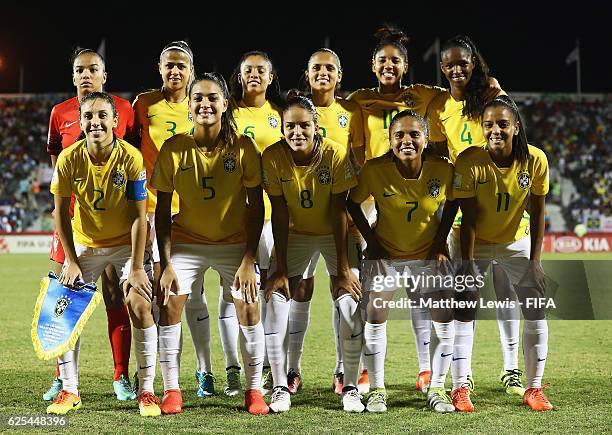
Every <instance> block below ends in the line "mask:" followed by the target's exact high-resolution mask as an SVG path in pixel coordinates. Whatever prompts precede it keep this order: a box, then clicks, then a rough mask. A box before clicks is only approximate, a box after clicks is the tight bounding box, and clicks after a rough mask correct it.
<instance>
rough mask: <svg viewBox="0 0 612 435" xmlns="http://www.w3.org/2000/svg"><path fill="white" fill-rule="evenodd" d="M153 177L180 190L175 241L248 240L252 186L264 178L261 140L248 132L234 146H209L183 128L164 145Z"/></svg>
mask: <svg viewBox="0 0 612 435" xmlns="http://www.w3.org/2000/svg"><path fill="white" fill-rule="evenodd" d="M151 183H152V184H153V187H155V188H156V189H158V190H161V191H162V192H173V191H176V192H177V193H178V195H179V212H178V214H176V215H175V216H174V217H173V224H172V241H173V242H178V243H200V244H217V245H218V244H231V243H243V242H245V241H246V231H247V230H246V221H247V193H246V188H251V187H256V186H259V185H260V184H261V154H260V153H259V149H258V148H257V145H256V144H255V142H254V141H253V140H252V139H251V138H249V137H247V136H244V135H239V136H238V138H237V139H236V140H235V141H234V143H233V144H232V145H231V146H229V147H225V146H218V147H217V148H216V149H215V150H213V151H211V152H204V151H202V150H201V149H200V148H199V147H198V146H197V144H196V142H195V140H194V139H193V136H192V135H190V134H178V135H176V136H173V137H171V138H170V139H168V140H167V141H166V142H165V143H164V146H163V147H162V149H161V150H160V152H159V156H158V157H157V163H156V164H155V170H154V171H153V177H152V178H151Z"/></svg>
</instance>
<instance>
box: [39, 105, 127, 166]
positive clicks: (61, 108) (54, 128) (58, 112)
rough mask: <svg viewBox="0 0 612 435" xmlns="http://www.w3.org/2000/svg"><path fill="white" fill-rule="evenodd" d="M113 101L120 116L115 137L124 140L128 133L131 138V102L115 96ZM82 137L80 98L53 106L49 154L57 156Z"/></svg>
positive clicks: (48, 145) (48, 141) (48, 142)
mask: <svg viewBox="0 0 612 435" xmlns="http://www.w3.org/2000/svg"><path fill="white" fill-rule="evenodd" d="M113 99H114V100H115V107H116V108H117V115H118V119H117V128H115V135H116V136H117V137H118V138H119V139H123V137H124V136H125V135H126V133H127V135H128V137H129V136H131V134H132V132H133V131H134V110H133V109H132V105H131V104H130V102H129V101H127V100H124V99H123V98H119V97H117V96H115V95H113ZM80 135H81V125H80V124H79V99H78V97H73V98H70V99H69V100H66V101H64V102H63V103H59V104H56V105H55V106H53V109H51V119H50V120H49V136H48V139H47V153H49V155H52V156H57V155H58V154H59V153H60V152H61V151H62V150H63V149H64V148H67V147H69V146H70V145H72V144H73V143H75V142H76V141H77V139H78V138H79V136H80Z"/></svg>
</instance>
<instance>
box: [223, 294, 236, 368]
mask: <svg viewBox="0 0 612 435" xmlns="http://www.w3.org/2000/svg"><path fill="white" fill-rule="evenodd" d="M239 332H240V326H239V325H238V316H237V315H236V307H235V306H234V303H233V302H226V301H225V300H224V299H223V287H220V294H219V335H220V336H221V347H223V353H224V354H225V368H228V367H240V362H239V361H238V333H239Z"/></svg>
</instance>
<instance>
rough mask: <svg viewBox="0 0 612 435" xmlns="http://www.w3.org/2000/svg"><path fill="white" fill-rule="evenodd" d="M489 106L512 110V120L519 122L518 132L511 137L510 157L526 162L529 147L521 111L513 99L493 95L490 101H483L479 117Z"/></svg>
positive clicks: (522, 162)
mask: <svg viewBox="0 0 612 435" xmlns="http://www.w3.org/2000/svg"><path fill="white" fill-rule="evenodd" d="M489 107H504V108H506V109H508V110H510V111H511V112H512V116H513V117H514V121H515V122H516V121H518V123H519V132H518V134H517V135H515V136H513V137H512V157H513V158H514V160H517V161H518V162H519V163H520V164H521V165H524V164H526V163H527V159H528V158H529V147H528V143H527V133H526V131H525V124H524V123H523V118H522V117H521V113H520V112H519V109H518V107H517V105H516V103H515V102H514V101H512V99H511V98H510V97H509V96H507V95H500V96H498V97H495V98H494V99H492V100H491V101H489V102H487V103H485V105H484V107H483V108H482V112H481V113H480V117H481V118H482V116H483V115H484V112H485V110H487V108H489Z"/></svg>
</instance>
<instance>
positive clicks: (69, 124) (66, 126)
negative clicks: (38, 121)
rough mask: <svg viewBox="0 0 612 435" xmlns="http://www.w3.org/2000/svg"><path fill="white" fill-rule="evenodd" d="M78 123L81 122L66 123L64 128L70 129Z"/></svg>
mask: <svg viewBox="0 0 612 435" xmlns="http://www.w3.org/2000/svg"><path fill="white" fill-rule="evenodd" d="M77 122H79V121H72V122H68V121H66V123H65V124H64V127H65V128H69V127H70V126H72V125H74V124H76V123H77Z"/></svg>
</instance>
